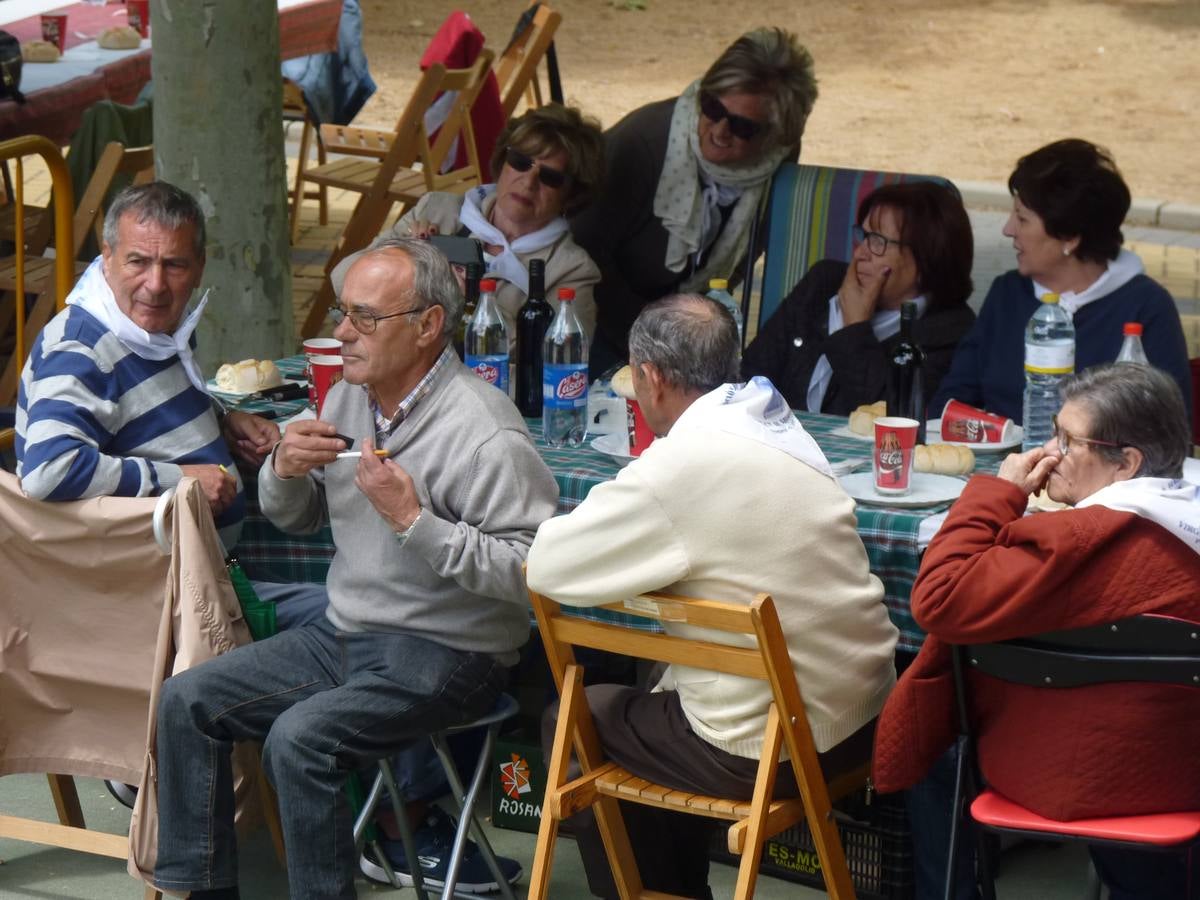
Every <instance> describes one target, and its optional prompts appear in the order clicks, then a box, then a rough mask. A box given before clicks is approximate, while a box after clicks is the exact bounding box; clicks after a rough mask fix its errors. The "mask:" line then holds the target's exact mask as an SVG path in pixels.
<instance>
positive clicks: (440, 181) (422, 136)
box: [301, 50, 492, 337]
mask: <svg viewBox="0 0 1200 900" xmlns="http://www.w3.org/2000/svg"><path fill="white" fill-rule="evenodd" d="M491 65H492V53H491V51H489V50H483V51H481V52H480V54H479V57H478V58H477V59H476V60H475V64H474V65H472V66H471V67H470V68H469V69H446V68H444V67H443V66H441V65H437V64H435V65H432V66H430V67H429V68H428V69H426V70H425V72H424V73H422V75H421V80H420V81H419V82H417V86H416V89H415V90H414V91H413V94H412V96H411V97H410V98H409V101H408V104H407V105H406V106H405V108H404V114H403V115H402V116H401V117H400V121H399V122H398V123H397V125H396V130H395V131H394V132H392V133H391V135H390V139H389V143H388V145H387V148H386V150H384V152H383V155H382V157H379V156H377V155H376V153H375V151H370V152H368V149H369V147H370V146H372V145H371V141H373V140H375V137H368V136H367V135H366V133H365V130H364V129H355V128H351V127H350V126H342V125H323V126H321V134H322V139H323V140H324V141H325V145H326V148H327V149H328V150H329V152H331V153H332V152H338V153H346V152H347V149H346V148H347V147H352V146H354V145H356V144H361V145H362V146H363V148H365V149H364V150H363V152H362V153H361V154H360V155H358V156H349V157H346V158H343V159H338V160H334V161H333V162H330V163H327V164H325V165H323V166H316V167H314V168H312V169H309V170H307V171H306V172H305V174H304V180H305V181H308V182H311V183H313V184H316V185H324V186H326V187H329V188H335V189H338V190H347V191H354V192H355V193H359V194H362V197H361V198H360V199H359V201H358V204H357V205H356V206H355V208H354V212H353V213H352V214H351V216H350V220H349V222H347V223H346V228H345V230H344V231H343V232H342V235H341V237H340V238H338V242H337V244H336V245H335V247H334V249H333V253H332V254H331V255H330V257H329V261H328V262H327V263H326V264H325V280H324V282H323V283H322V285H321V289H320V290H319V291H318V292H317V294H316V296H315V297H314V298H313V304H312V307H311V308H310V309H309V312H308V317H307V318H306V319H305V322H304V327H303V328H302V329H301V334H302V335H303V336H304V337H312V336H313V335H314V334H316V333H317V332H318V331H319V330H320V328H321V324H322V322H323V321H324V319H325V314H326V313H327V312H328V311H329V307H330V306H331V305H332V303H333V284H332V283H331V282H330V280H329V273H330V272H331V271H333V268H334V266H336V265H337V264H338V263H339V262H341V260H342V259H343V257H345V256H347V255H348V254H350V253H354V252H356V251H358V250H361V249H363V248H364V247H366V246H367V245H368V244H369V243H370V242H371V241H372V240H374V239H375V237H376V236H377V235H378V234H379V232H380V231H382V230H383V226H384V224H385V222H386V221H387V218H388V214H389V212H390V211H391V208H392V206H393V204H396V203H399V204H400V213H401V214H403V213H404V211H405V210H407V209H408V208H409V207H410V206H412V205H413V204H414V203H416V202H417V200H419V199H420V198H421V197H423V196H424V195H425V194H426V193H428V192H429V191H448V192H452V193H463V192H465V191H466V190H468V189H469V188H471V187H473V186H475V185H477V184H479V183H480V182H481V181H482V180H483V168H482V166H481V164H480V161H479V157H478V154H477V153H476V152H475V132H474V129H473V127H472V126H471V115H470V112H471V106H472V105H473V104H474V103H475V98H476V97H477V96H478V94H479V91H480V89H481V88H482V87H483V83H484V79H485V78H486V76H487V74H488V72H489V71H490V69H491ZM443 91H456V92H457V93H456V95H455V99H454V103H453V105H452V107H451V109H450V113H449V115H448V116H447V118H446V121H445V122H444V123H443V125H442V127H441V128H440V129H438V132H437V138H436V139H435V140H434V142H433V143H432V144H430V142H429V134H428V133H427V132H426V130H425V111H426V110H427V109H429V105H430V104H431V103H432V102H433V99H434V97H436V96H437V95H438V94H439V93H440V92H443ZM376 137H377V136H376ZM456 138H460V139H461V140H462V141H463V142H464V144H465V146H466V149H467V158H468V161H467V165H465V166H463V167H462V168H460V169H454V170H452V171H450V172H446V173H443V172H441V171H440V170H441V167H442V163H443V162H444V161H445V159H446V157H447V155H448V154H449V152H450V149H451V147H453V146H454V143H455V139H456ZM335 144H336V145H337V147H338V148H339V149H337V150H336V151H335V149H334V148H335ZM375 146H378V145H375Z"/></svg>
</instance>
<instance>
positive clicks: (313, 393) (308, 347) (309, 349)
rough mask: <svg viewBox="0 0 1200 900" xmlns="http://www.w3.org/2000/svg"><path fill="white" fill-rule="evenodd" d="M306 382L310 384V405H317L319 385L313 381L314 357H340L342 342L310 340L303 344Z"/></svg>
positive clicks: (336, 340) (319, 339) (332, 339)
mask: <svg viewBox="0 0 1200 900" xmlns="http://www.w3.org/2000/svg"><path fill="white" fill-rule="evenodd" d="M302 346H303V348H304V380H305V381H307V382H308V405H309V406H316V405H317V385H316V382H315V381H313V371H312V361H313V357H314V356H338V355H339V354H341V352H342V342H341V341H339V340H338V339H337V338H309V339H308V340H306V341H305V342H304V343H303V345H302Z"/></svg>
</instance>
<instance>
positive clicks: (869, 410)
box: [850, 400, 887, 437]
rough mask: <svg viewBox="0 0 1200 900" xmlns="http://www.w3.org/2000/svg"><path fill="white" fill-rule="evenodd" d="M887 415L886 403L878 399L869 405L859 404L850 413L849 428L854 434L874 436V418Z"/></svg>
mask: <svg viewBox="0 0 1200 900" xmlns="http://www.w3.org/2000/svg"><path fill="white" fill-rule="evenodd" d="M886 415H887V403H885V402H884V401H883V400H878V401H876V402H875V403H872V404H871V405H870V406H860V407H859V408H858V409H856V410H854V412H852V413H850V430H851V431H853V432H854V433H855V434H862V435H868V436H870V437H874V436H875V420H876V419H878V418H879V417H880V416H886Z"/></svg>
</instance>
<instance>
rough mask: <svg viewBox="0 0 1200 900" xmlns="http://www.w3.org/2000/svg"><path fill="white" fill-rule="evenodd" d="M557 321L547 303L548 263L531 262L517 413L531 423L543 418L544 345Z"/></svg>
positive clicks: (522, 316) (521, 318)
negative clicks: (553, 323) (541, 416)
mask: <svg viewBox="0 0 1200 900" xmlns="http://www.w3.org/2000/svg"><path fill="white" fill-rule="evenodd" d="M553 318H554V310H553V309H551V307H550V304H549V303H547V302H546V262H545V260H541V259H531V260H530V261H529V298H528V299H527V300H526V301H525V302H524V303H523V304H522V305H521V308H520V310H518V311H517V377H516V380H517V409H519V410H520V411H521V415H523V416H525V418H527V419H532V418H534V417H535V416H540V415H541V414H542V342H543V341H545V339H546V330H547V329H548V328H549V327H550V321H551V320H552V319H553Z"/></svg>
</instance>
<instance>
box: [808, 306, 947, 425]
mask: <svg viewBox="0 0 1200 900" xmlns="http://www.w3.org/2000/svg"><path fill="white" fill-rule="evenodd" d="M913 302H914V303H916V304H917V318H918V319H919V318H921V316H923V315H925V307H927V306H928V305H929V301H928V300H927V299H926V298H925V295H924V294H922V295H921V296H919V297H916V298H914V300H913ZM844 327H845V321H844V320H843V319H842V305H841V304H840V303H838V295H837V294H834V295H833V296H832V297H831V298H830V299H829V333H830V334H833V333H834V332H835V331H841V330H842V328H844ZM871 330H872V331H873V332H875V340H877V341H879V342H880V343H883V342H884V341H886V340H887V339H888V338H890V337H891V336H892V335H893V334H895V333H896V332H898V331H899V330H900V310H898V309H881V310H880V311H879V312H877V313H875V315H873V316H871ZM832 380H833V366H832V365H831V364H830V362H829V357H827V356H826V355H825V354H824V353H822V354H821V358H820V359H818V360H817V364H816V365H815V366H813V373H812V377H811V378H809V379H808V393H807V394H806V395H805V401H806V402H807V403H808V411H809V412H820V411H821V404H822V403H824V402H825V392H826V391H827V390H829V382H830V381H832Z"/></svg>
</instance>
